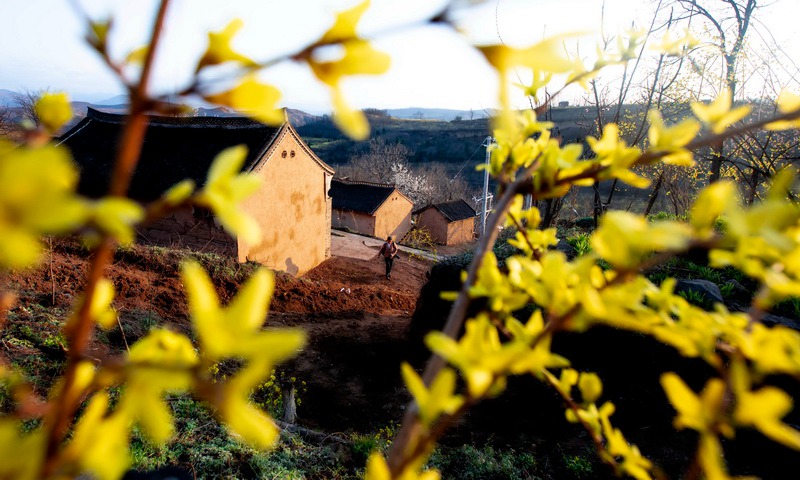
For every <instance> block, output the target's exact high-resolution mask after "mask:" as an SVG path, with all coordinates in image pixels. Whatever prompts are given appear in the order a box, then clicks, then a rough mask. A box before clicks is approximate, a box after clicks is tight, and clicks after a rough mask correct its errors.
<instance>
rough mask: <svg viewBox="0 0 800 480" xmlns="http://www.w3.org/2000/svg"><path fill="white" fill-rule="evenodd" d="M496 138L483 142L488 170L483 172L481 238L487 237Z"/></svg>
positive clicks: (489, 138)
mask: <svg viewBox="0 0 800 480" xmlns="http://www.w3.org/2000/svg"><path fill="white" fill-rule="evenodd" d="M493 142H494V138H492V136H491V135H489V136H488V137H486V140H484V141H483V146H484V147H486V169H484V171H483V208H482V209H481V237H482V236H484V235H486V214H487V210H488V208H487V204H488V202H489V162H490V160H491V151H490V150H489V147H491V146H492V143H493Z"/></svg>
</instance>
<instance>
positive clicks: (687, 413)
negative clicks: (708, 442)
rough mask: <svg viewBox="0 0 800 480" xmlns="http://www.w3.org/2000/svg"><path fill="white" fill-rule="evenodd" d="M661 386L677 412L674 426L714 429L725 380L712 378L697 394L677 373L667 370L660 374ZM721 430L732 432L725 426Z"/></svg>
mask: <svg viewBox="0 0 800 480" xmlns="http://www.w3.org/2000/svg"><path fill="white" fill-rule="evenodd" d="M661 386H662V387H663V388H664V391H665V392H666V394H667V398H669V402H670V403H671V404H672V406H673V407H675V410H677V412H678V416H677V417H675V421H674V424H675V428H677V429H683V428H690V429H692V430H697V431H698V432H700V433H706V432H713V431H714V427H715V426H716V421H717V420H716V418H717V415H718V412H719V410H720V408H721V407H722V400H723V396H724V394H725V382H723V381H722V380H720V379H718V378H712V379H710V380H709V381H708V382H707V383H706V386H705V387H704V388H703V391H702V392H701V394H700V396H697V395H696V394H695V393H694V392H693V391H692V389H690V388H689V387H688V386H687V385H686V384H685V383H684V382H683V380H681V378H680V377H679V376H678V375H676V374H674V373H672V372H667V373H665V374H663V375H662V376H661ZM723 430H724V431H725V433H726V434H732V430H731V429H730V427H727V426H725V427H723Z"/></svg>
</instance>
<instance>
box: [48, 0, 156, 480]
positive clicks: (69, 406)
mask: <svg viewBox="0 0 800 480" xmlns="http://www.w3.org/2000/svg"><path fill="white" fill-rule="evenodd" d="M168 5H169V0H161V5H160V6H159V9H158V14H157V16H156V19H155V23H154V25H153V31H152V36H151V40H150V48H149V49H148V52H147V57H146V59H145V64H144V68H143V69H142V74H141V77H140V80H139V84H138V86H137V88H136V90H135V91H134V94H133V95H132V98H131V112H130V117H129V119H128V120H129V121H128V123H126V126H125V130H124V131H123V135H122V140H121V143H120V149H119V152H118V156H117V161H116V163H115V167H114V172H113V175H112V180H111V181H112V183H111V189H110V194H111V195H113V196H124V195H125V194H126V193H127V190H128V185H129V184H130V180H131V177H132V175H133V171H134V168H135V166H136V163H137V162H138V160H139V155H140V152H141V148H142V143H143V141H144V133H145V129H146V127H147V117H146V115H145V113H146V110H147V107H148V105H147V102H146V101H145V99H146V98H147V91H148V83H149V77H150V72H151V69H152V65H153V61H154V58H155V52H156V49H157V47H158V42H159V39H160V38H161V33H162V30H163V25H164V19H165V17H166V12H167V7H168ZM113 245H114V244H113V239H111V238H109V237H106V238H104V239H103V241H102V242H101V243H100V246H99V247H98V248H97V250H96V252H95V254H94V257H93V259H92V264H91V267H90V270H89V274H88V277H87V283H86V287H85V289H84V300H83V302H82V303H81V307H80V309H79V311H78V314H77V318H76V321H75V323H74V324H72V325H70V326H69V327H70V328H69V329H68V330H67V332H66V334H67V340H68V342H69V354H68V357H67V358H68V363H67V369H66V372H65V374H64V383H63V386H62V390H61V391H62V392H64V395H60V396H58V397H57V398H56V399H55V402H56V403H55V407H56V408H53V414H52V415H49V416H48V418H46V422H45V423H46V429H47V449H46V455H45V462H44V464H43V467H42V472H40V473H41V475H40V476H41V477H49V476H51V475H52V474H54V473H55V471H56V469H57V467H58V459H59V455H58V454H59V450H60V446H61V442H62V441H63V439H64V438H65V436H66V434H67V431H68V429H69V426H70V424H71V422H72V419H73V417H74V415H75V412H76V410H77V408H78V405H79V402H80V401H81V398H82V396H80V395H78V396H76V395H74V392H71V390H72V388H73V386H74V384H75V380H76V371H77V366H78V365H79V364H80V362H81V361H82V360H83V358H84V352H85V350H86V347H87V346H88V343H89V340H90V338H91V333H92V327H93V322H92V317H91V313H90V306H91V305H92V301H93V298H94V295H95V294H96V291H97V285H98V283H99V281H100V280H101V279H102V278H103V275H104V271H105V268H106V265H108V263H109V261H110V259H111V257H112V253H113Z"/></svg>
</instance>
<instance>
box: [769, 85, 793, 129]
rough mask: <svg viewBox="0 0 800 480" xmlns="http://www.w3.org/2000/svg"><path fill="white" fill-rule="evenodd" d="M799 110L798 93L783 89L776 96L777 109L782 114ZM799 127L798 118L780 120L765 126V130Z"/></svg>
mask: <svg viewBox="0 0 800 480" xmlns="http://www.w3.org/2000/svg"><path fill="white" fill-rule="evenodd" d="M798 110H800V95H797V94H796V93H792V92H790V91H789V90H784V91H782V92H781V94H780V95H779V96H778V111H779V112H781V113H784V114H788V113H795V112H797V111H798ZM790 128H800V118H798V119H795V120H780V121H777V122H772V123H770V124H768V125H767V126H766V129H767V130H789V129H790Z"/></svg>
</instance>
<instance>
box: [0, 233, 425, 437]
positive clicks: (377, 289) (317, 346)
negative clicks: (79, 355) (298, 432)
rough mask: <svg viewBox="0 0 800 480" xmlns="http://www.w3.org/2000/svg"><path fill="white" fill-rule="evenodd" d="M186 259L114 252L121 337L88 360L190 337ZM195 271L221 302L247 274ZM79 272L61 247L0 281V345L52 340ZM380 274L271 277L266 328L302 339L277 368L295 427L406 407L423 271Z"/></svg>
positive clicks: (364, 269)
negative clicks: (158, 331) (4, 316)
mask: <svg viewBox="0 0 800 480" xmlns="http://www.w3.org/2000/svg"><path fill="white" fill-rule="evenodd" d="M186 255H188V253H187V252H180V251H175V250H168V249H163V248H160V249H159V248H152V247H141V246H135V247H131V248H126V249H121V250H119V251H118V252H117V254H116V255H115V257H114V261H113V263H112V264H111V265H110V266H109V267H108V269H107V272H106V276H107V277H108V278H110V279H111V280H112V281H113V283H114V285H115V288H116V297H115V301H114V307H115V308H116V309H117V311H118V314H119V318H120V329H119V330H122V331H124V332H125V337H124V338H122V335H120V334H119V331H118V330H114V329H112V330H111V331H109V332H108V333H107V334H106V336H107V338H105V339H99V340H97V341H94V342H93V343H92V345H91V348H90V351H89V355H90V356H94V357H97V358H103V357H106V356H113V355H115V354H119V353H121V352H122V351H123V350H124V345H125V342H127V343H129V344H130V343H133V342H134V341H135V340H136V339H137V338H139V337H141V336H142V335H144V334H145V333H146V331H147V330H148V329H149V328H152V327H154V326H166V327H168V328H172V329H174V330H177V331H181V332H184V333H190V331H191V327H190V325H191V322H190V320H189V318H188V311H187V308H186V301H185V297H184V293H183V288H182V284H181V281H180V274H179V264H180V260H181V259H182V258H184V257H185V256H186ZM202 262H203V260H202V259H201V263H202ZM204 266H206V268H207V270H209V273H210V275H211V277H212V280H213V281H214V284H215V286H216V287H217V292H218V294H219V296H220V298H221V299H222V301H223V302H226V301H228V300H230V299H231V298H232V297H233V295H235V293H236V291H237V290H238V288H239V287H240V286H241V284H242V283H243V282H244V280H246V278H247V274H248V272H250V271H252V268H253V267H252V266H251V265H240V264H236V263H235V262H232V261H230V260H224V259H223V260H217V261H215V262H211V263H209V264H208V265H205V264H204ZM88 268H89V255H88V253H87V252H86V250H85V249H84V248H83V247H81V246H80V245H78V244H76V243H72V242H67V241H61V242H58V243H57V244H56V245H55V246H54V248H53V250H52V253H51V254H50V255H48V257H47V260H46V261H45V262H44V263H43V264H42V265H41V266H40V267H38V268H36V269H33V270H30V271H25V272H17V273H13V274H11V275H9V276H6V278H5V279H4V285H2V287H5V288H4V290H5V289H10V290H12V291H15V292H17V294H18V295H19V300H18V301H17V303H16V305H15V307H14V308H12V310H11V311H10V312H9V315H8V318H9V320H8V324H7V325H6V329H5V330H4V332H3V333H2V336H0V339H2V338H3V337H4V336H6V335H7V334H8V333H7V332H8V331H9V330H10V331H16V332H19V331H20V328H22V327H23V326H27V328H29V329H32V330H33V331H36V332H39V333H41V334H42V335H56V334H57V333H58V330H59V328H60V325H61V324H63V320H64V316H65V315H66V314H67V312H68V311H69V309H70V308H71V306H72V305H73V304H74V301H75V299H76V298H78V297H79V295H80V292H81V291H82V288H83V282H84V278H85V275H86V272H87V271H88ZM383 269H384V265H383V262H382V261H380V260H372V261H365V260H358V259H353V258H346V257H335V256H334V257H332V258H330V259H329V260H327V261H326V262H324V263H323V264H321V265H320V266H318V267H316V268H315V269H313V270H311V271H310V272H308V273H306V274H305V275H303V276H302V277H299V278H294V277H291V276H289V275H286V274H277V275H276V281H275V292H274V295H273V300H272V305H271V307H270V313H269V317H268V319H267V323H266V325H267V327H280V326H291V327H299V328H302V329H304V330H305V331H306V332H307V334H308V343H307V346H306V347H305V349H304V350H303V351H301V352H300V353H299V354H298V355H297V356H296V357H295V358H294V359H292V360H290V361H289V362H288V363H287V364H286V365H284V366H281V367H279V368H282V369H284V370H286V371H287V372H290V373H291V374H293V375H295V376H297V377H298V378H299V379H301V380H303V381H305V382H306V385H307V391H305V392H301V393H300V395H301V397H300V398H301V400H302V403H301V405H300V406H299V407H298V412H297V413H298V415H299V421H300V423H301V424H305V425H308V426H312V427H316V428H322V429H326V430H337V431H341V430H347V429H354V430H377V428H379V427H380V426H382V425H383V424H386V423H387V422H389V421H390V420H392V419H399V418H400V415H401V413H402V410H401V409H402V405H403V404H404V403H405V401H406V400H407V397H406V395H405V393H404V390H403V388H402V382H401V381H400V375H399V371H400V362H401V361H402V359H403V358H404V355H403V350H404V345H405V334H406V329H407V327H408V324H409V321H410V319H411V314H412V313H413V310H414V307H415V304H416V301H417V297H418V295H419V291H420V288H421V287H422V285H423V284H424V283H425V282H426V277H427V272H428V270H429V264H428V263H427V262H425V261H422V260H418V259H413V258H408V257H405V256H404V257H403V258H401V259H399V260H398V261H396V262H395V267H394V270H393V272H392V279H391V280H386V279H385V278H383ZM42 312H45V313H44V314H43V313H42ZM43 318H46V319H48V320H49V321H44V320H43ZM15 328H16V330H14V329H15ZM27 331H30V330H27ZM98 338H99V337H98ZM100 340H103V341H100ZM0 353H1V354H2V355H3V356H5V357H6V359H8V360H11V361H14V362H15V363H17V364H20V363H23V364H24V363H25V362H23V361H21V359H22V358H23V357H25V356H26V355H33V354H35V353H41V352H35V351H34V350H33V349H32V347H30V345H20V344H19V342H5V341H4V342H2V344H0ZM59 353H63V352H57V351H56V352H55V353H54V352H52V351H51V352H45V354H50V355H56V356H57V355H59ZM56 375H57V372H53V373H52V376H53V377H55V376H56ZM41 393H42V394H45V392H41Z"/></svg>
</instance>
